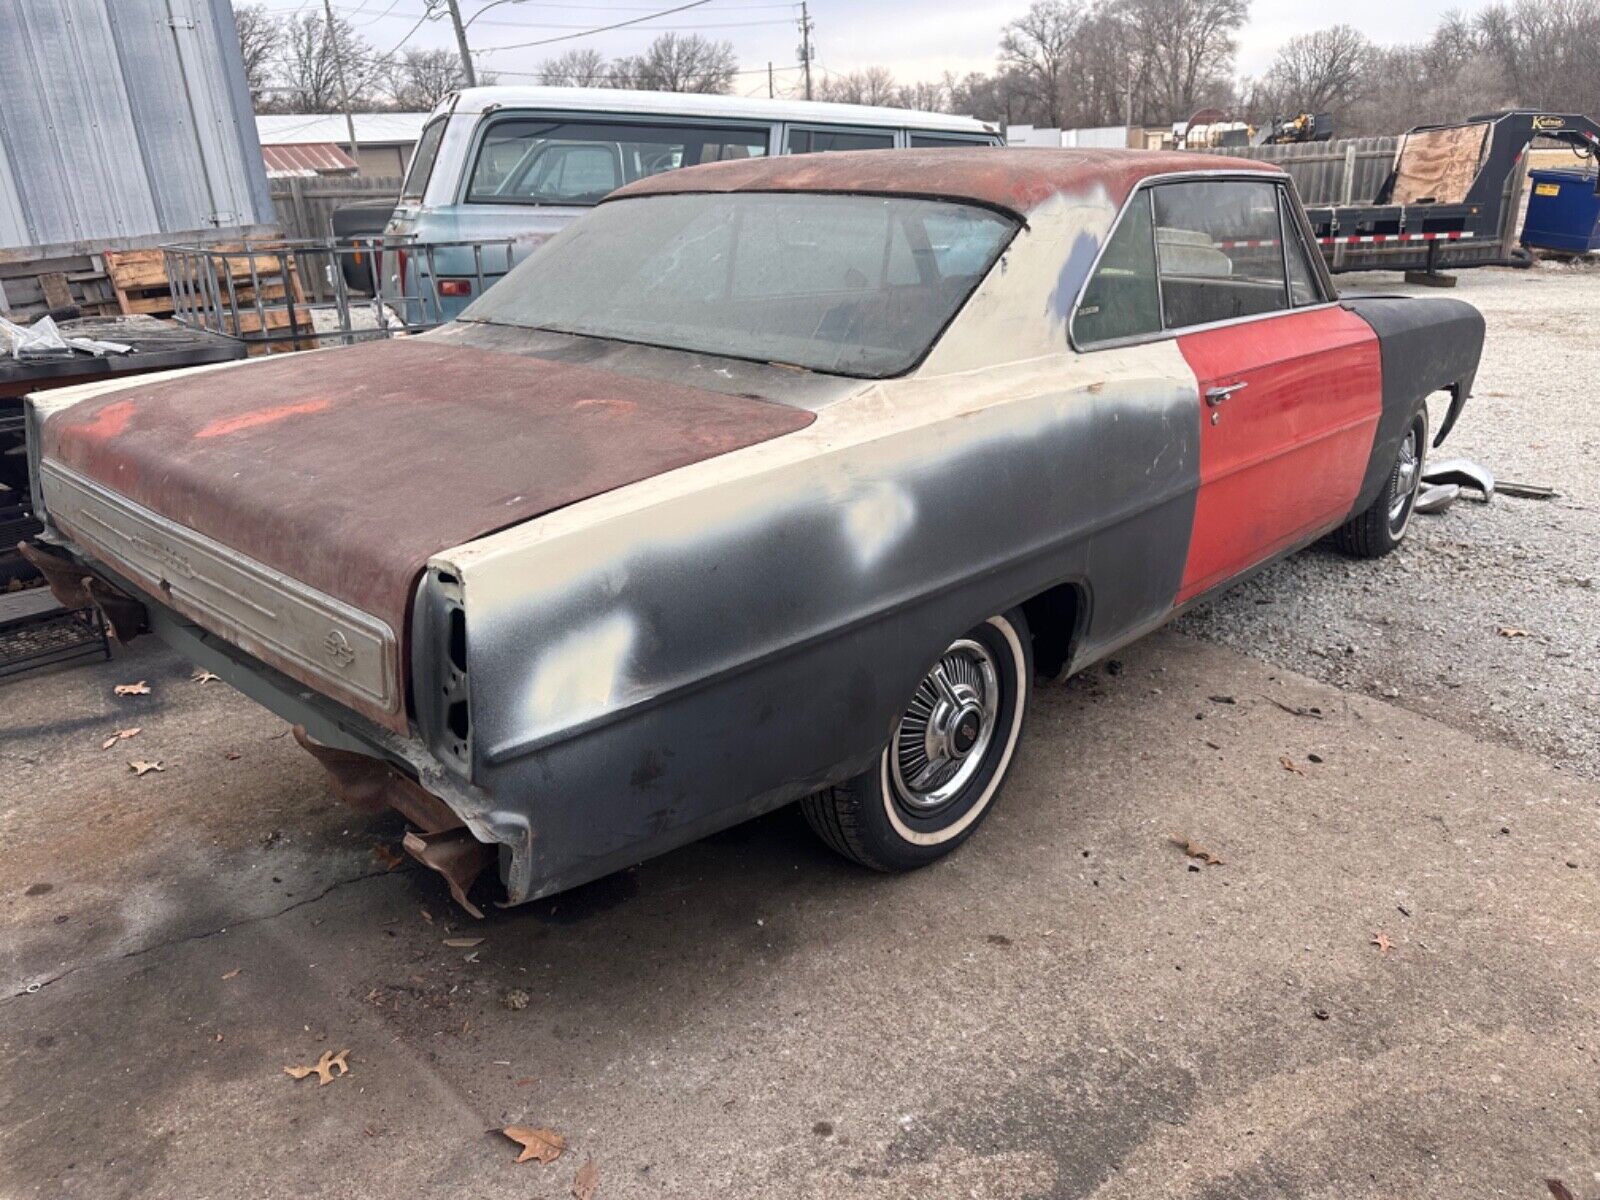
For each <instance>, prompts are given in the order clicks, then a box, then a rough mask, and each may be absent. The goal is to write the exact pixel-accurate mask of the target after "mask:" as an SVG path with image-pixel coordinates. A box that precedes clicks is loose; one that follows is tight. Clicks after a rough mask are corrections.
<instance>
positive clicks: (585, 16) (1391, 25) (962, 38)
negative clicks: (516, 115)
mask: <svg viewBox="0 0 1600 1200" xmlns="http://www.w3.org/2000/svg"><path fill="white" fill-rule="evenodd" d="M265 2H266V3H267V6H268V7H269V8H270V9H272V11H274V12H278V13H293V12H297V11H304V12H317V11H320V10H321V8H322V4H321V0H265ZM682 2H684V0H657V2H656V3H651V2H650V0H631V2H629V0H593V2H592V3H584V2H583V0H563V2H562V3H549V4H547V3H542V2H540V0H506V2H504V3H500V4H498V5H496V6H495V7H494V8H493V10H492V11H487V10H486V3H485V0H459V3H460V6H461V11H462V13H463V15H464V16H467V17H469V18H471V17H473V16H475V14H477V13H479V12H482V13H483V16H482V17H481V18H479V19H476V20H474V21H473V23H472V25H471V28H470V30H469V38H470V40H471V44H472V47H473V49H474V50H485V49H488V48H489V47H492V46H510V45H512V44H514V43H520V42H527V41H532V40H534V39H541V38H557V37H564V36H566V35H569V34H573V33H577V32H580V31H582V30H584V29H588V28H592V27H594V26H597V25H604V24H610V23H613V22H617V21H627V20H629V19H631V18H636V17H640V16H644V15H646V14H649V13H652V12H659V11H661V10H662V9H664V8H670V7H672V6H673V5H674V4H675V3H682ZM1027 6H1028V0H992V2H989V3H984V2H983V0H916V2H915V3H912V2H910V0H812V3H811V5H810V8H811V19H812V21H813V23H814V25H815V29H816V33H815V41H816V59H815V62H816V65H817V66H818V68H820V69H822V70H825V71H829V72H841V73H842V72H847V71H852V70H858V69H860V68H862V67H868V66H873V65H877V64H881V65H884V66H887V67H889V68H890V69H891V70H893V71H894V73H895V76H896V78H897V79H899V80H900V81H901V82H911V81H913V80H916V79H936V78H938V77H939V76H941V75H942V74H943V73H944V72H945V71H947V70H951V71H957V72H960V73H963V74H964V73H965V72H967V71H988V70H992V69H993V67H994V56H995V48H996V45H997V43H998V42H999V38H1000V28H1001V26H1002V25H1004V24H1005V22H1006V21H1008V20H1010V19H1011V18H1012V17H1014V16H1016V15H1017V14H1019V13H1021V12H1023V11H1024V10H1026V8H1027ZM1452 7H1455V8H1467V9H1471V8H1474V7H1477V4H1475V3H1473V2H1472V0H1467V2H1466V3H1461V2H1460V0H1456V2H1455V3H1452V2H1451V0H1343V2H1342V3H1341V4H1339V5H1338V6H1337V7H1329V6H1326V5H1322V4H1316V3H1306V2H1305V0H1254V3H1253V4H1252V6H1251V13H1250V20H1249V22H1248V23H1247V24H1246V25H1245V27H1244V29H1243V30H1242V32H1241V34H1240V39H1239V62H1238V66H1239V70H1240V72H1241V73H1243V74H1259V73H1260V72H1261V71H1263V70H1264V69H1265V68H1266V67H1267V65H1268V64H1269V63H1270V62H1271V61H1272V56H1273V54H1274V53H1275V52H1276V50H1277V48H1278V46H1279V45H1280V44H1282V42H1283V41H1284V40H1285V39H1286V38H1289V37H1292V36H1294V35H1295V34H1297V33H1305V32H1307V31H1309V30H1312V29H1316V28H1319V27H1321V26H1323V25H1327V24H1330V23H1332V22H1334V21H1335V20H1337V21H1342V22H1345V23H1346V24H1350V25H1354V26H1356V27H1357V28H1358V29H1361V30H1362V31H1364V32H1365V33H1366V34H1367V35H1368V36H1369V37H1372V38H1373V39H1374V40H1377V41H1381V42H1400V41H1410V40H1415V39H1417V38H1421V37H1424V36H1426V35H1427V33H1428V32H1429V30H1431V29H1432V28H1433V25H1434V23H1435V21H1436V20H1437V19H1438V17H1439V15H1440V14H1441V13H1442V12H1444V11H1445V10H1446V9H1448V8H1452ZM334 10H335V12H337V13H338V14H340V15H341V16H344V17H346V18H348V19H349V20H350V21H351V22H352V23H353V24H355V25H356V27H357V29H358V30H359V31H360V33H361V34H362V35H363V36H364V37H365V38H366V39H367V40H368V41H370V42H371V43H372V44H373V45H374V47H376V48H377V49H379V50H387V49H389V48H391V47H393V46H395V45H396V44H397V43H399V42H400V41H401V39H402V38H405V37H406V36H407V34H408V33H409V34H410V37H409V40H407V41H406V42H405V43H404V44H405V45H406V46H408V47H410V46H422V47H434V46H446V47H453V46H454V44H455V41H454V35H453V34H452V33H451V31H450V28H449V23H448V22H447V21H443V20H436V21H426V22H424V23H423V24H422V25H421V26H420V27H417V19H418V17H419V16H420V15H421V13H422V12H423V10H424V2H423V0H335V3H334ZM799 11H800V8H799V4H798V3H795V4H789V3H783V2H781V0H708V2H707V3H704V4H702V5H700V6H699V7H697V8H693V9H690V10H688V11H686V12H681V13H677V14H674V15H671V16H667V17H663V18H660V19H656V20H651V21H646V22H643V23H641V24H637V25H634V26H632V27H630V28H628V29H621V30H616V31H614V32H610V33H602V34H596V35H593V36H589V37H582V38H575V39H571V40H566V41H561V42H556V43H553V44H550V45H546V46H541V47H528V48H522V49H508V50H505V51H503V52H497V53H493V54H487V55H482V56H480V57H479V59H478V62H479V65H480V66H481V67H485V68H488V69H491V70H493V69H499V70H501V71H503V72H504V73H505V74H504V75H503V81H504V82H506V83H515V82H519V79H518V78H517V77H515V76H514V75H512V74H511V73H512V72H515V71H523V72H531V71H533V70H534V69H535V68H536V67H537V66H538V64H539V62H540V61H541V60H543V59H544V58H546V57H549V56H551V55H554V54H556V53H559V52H560V51H562V50H567V49H571V48H574V47H581V46H592V47H594V48H595V49H597V50H599V51H600V52H601V53H603V54H605V55H606V56H607V57H616V56H620V55H624V54H631V53H635V52H637V51H639V50H641V49H642V48H643V47H644V46H645V45H646V44H647V43H648V42H649V41H650V39H651V38H652V37H654V36H655V34H656V33H659V32H661V31H662V30H665V29H674V30H678V31H683V32H688V31H694V32H698V33H701V34H704V35H705V36H707V37H713V38H719V39H722V38H725V39H727V40H728V41H730V42H732V43H733V46H734V49H735V51H736V52H737V54H738V57H739V65H740V67H741V68H742V70H743V72H744V73H742V74H741V75H740V77H739V78H738V80H737V81H736V82H735V87H734V90H735V91H737V92H746V93H749V94H752V95H754V94H761V93H764V92H765V91H766V83H767V81H766V64H767V62H768V61H769V60H770V61H771V62H772V63H773V64H774V65H775V66H776V67H778V68H780V70H779V72H778V74H777V84H778V90H779V93H780V94H782V92H783V90H784V88H785V86H786V85H787V86H789V87H791V88H792V87H793V86H794V82H795V81H796V80H797V79H798V78H799V76H798V73H797V72H796V71H795V70H794V69H793V65H794V63H795V48H796V46H797V45H798V43H799V29H798V25H797V20H798V16H799ZM414 27H415V32H411V31H412V30H413V28H414ZM783 68H788V69H783Z"/></svg>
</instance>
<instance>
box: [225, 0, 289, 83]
mask: <svg viewBox="0 0 1600 1200" xmlns="http://www.w3.org/2000/svg"><path fill="white" fill-rule="evenodd" d="M233 24H234V27H235V28H236V29H238V31H239V52H240V54H241V55H242V56H243V58H244V81H245V85H246V86H247V87H249V89H250V103H251V104H252V105H254V106H255V107H256V108H260V107H261V106H262V103H263V101H264V100H265V99H266V95H267V91H268V89H269V87H270V86H271V84H272V60H273V59H274V57H276V55H277V52H278V42H279V39H280V36H281V31H280V26H279V23H278V20H277V18H276V17H274V16H273V15H272V14H271V13H270V12H268V11H267V8H266V5H264V4H243V5H240V6H239V7H237V8H235V9H234V10H233Z"/></svg>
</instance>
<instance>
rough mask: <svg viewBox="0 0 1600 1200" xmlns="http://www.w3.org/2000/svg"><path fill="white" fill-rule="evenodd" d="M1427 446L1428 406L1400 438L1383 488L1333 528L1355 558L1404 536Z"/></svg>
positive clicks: (1373, 554) (1384, 550) (1377, 553)
mask: <svg viewBox="0 0 1600 1200" xmlns="http://www.w3.org/2000/svg"><path fill="white" fill-rule="evenodd" d="M1427 446H1428V410H1427V409H1425V408H1423V409H1418V410H1417V414H1416V416H1414V417H1412V418H1411V426H1410V428H1408V429H1407V430H1406V435H1405V437H1403V438H1401V439H1400V449H1399V450H1397V451H1396V452H1395V458H1394V464H1393V465H1392V466H1391V467H1390V468H1389V477H1388V478H1387V479H1386V480H1384V484H1383V489H1382V490H1381V491H1380V492H1379V493H1378V497H1377V499H1376V500H1374V501H1373V502H1372V503H1371V505H1369V506H1368V507H1367V509H1366V511H1365V512H1362V513H1360V514H1358V515H1357V516H1354V517H1352V518H1351V519H1350V520H1349V521H1347V522H1345V524H1343V525H1341V526H1340V527H1339V528H1338V530H1336V531H1335V532H1334V535H1333V541H1334V544H1335V545H1336V546H1338V547H1339V549H1341V550H1343V551H1344V552H1345V553H1346V554H1352V555H1354V556H1355V557H1357V558H1382V557H1383V556H1384V555H1385V554H1388V553H1389V552H1390V551H1391V550H1393V549H1394V548H1395V547H1396V546H1398V545H1399V544H1400V542H1401V540H1402V539H1403V538H1404V537H1405V536H1406V530H1407V529H1409V528H1410V527H1411V514H1412V513H1413V512H1414V511H1415V509H1416V506H1417V493H1418V491H1420V490H1421V488H1422V461H1423V457H1424V455H1425V454H1426V453H1427Z"/></svg>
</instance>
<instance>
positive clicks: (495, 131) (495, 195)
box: [467, 118, 767, 204]
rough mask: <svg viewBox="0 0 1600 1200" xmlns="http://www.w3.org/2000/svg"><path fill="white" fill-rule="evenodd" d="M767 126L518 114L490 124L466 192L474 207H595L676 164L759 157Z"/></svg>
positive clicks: (678, 165)
mask: <svg viewBox="0 0 1600 1200" xmlns="http://www.w3.org/2000/svg"><path fill="white" fill-rule="evenodd" d="M766 153H767V132H766V130H764V129H763V130H747V129H733V128H726V129H724V128H713V127H707V126H691V125H645V124H626V123H617V122H603V121H559V120H542V119H531V118H530V119H520V118H519V119H516V120H509V121H507V120H501V121H496V122H494V123H493V124H492V125H490V126H489V129H488V131H487V132H486V133H485V134H484V136H483V142H482V144H481V145H480V146H479V148H478V157H477V160H476V162H475V163H474V164H473V168H472V180H471V183H470V185H469V186H468V189H467V201H468V203H476V204H596V203H598V202H599V201H600V200H601V199H602V198H603V197H604V196H605V195H606V194H607V193H608V192H613V191H615V190H616V189H617V188H619V187H621V186H622V185H623V184H625V183H632V182H633V181H634V180H636V179H644V178H645V177H647V176H650V175H659V174H661V172H663V171H672V170H676V169H677V168H678V167H692V166H696V165H698V164H700V163H710V162H722V161H725V160H727V159H737V158H761V157H764V156H765V155H766Z"/></svg>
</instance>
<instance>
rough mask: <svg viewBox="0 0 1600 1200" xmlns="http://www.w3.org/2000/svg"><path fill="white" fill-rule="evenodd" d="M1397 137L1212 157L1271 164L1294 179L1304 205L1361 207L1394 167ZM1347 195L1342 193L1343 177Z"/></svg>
mask: <svg viewBox="0 0 1600 1200" xmlns="http://www.w3.org/2000/svg"><path fill="white" fill-rule="evenodd" d="M1399 144H1400V139H1399V138H1398V137H1367V138H1343V139H1341V140H1339V141H1336V142H1306V143H1303V144H1300V145H1290V146H1250V147H1239V148H1235V149H1231V150H1216V151H1213V152H1212V153H1216V154H1226V155H1228V156H1229V157H1231V158H1255V159H1265V160H1266V161H1268V162H1275V163H1277V164H1278V165H1280V166H1281V167H1283V169H1284V170H1286V171H1288V172H1289V174H1290V176H1292V177H1293V179H1294V186H1295V190H1296V191H1298V192H1299V193H1300V199H1301V201H1302V202H1303V203H1305V204H1310V205H1317V204H1344V203H1352V204H1365V203H1369V202H1370V201H1371V200H1372V198H1373V197H1374V196H1376V195H1377V194H1378V189H1379V188H1380V187H1382V186H1383V181H1384V179H1385V178H1387V177H1388V174H1389V171H1390V170H1391V169H1392V168H1393V167H1394V155H1395V149H1396V148H1397V147H1398V146H1399ZM1347 172H1348V174H1349V191H1348V192H1347V191H1346V190H1345V178H1346V173H1347Z"/></svg>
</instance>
